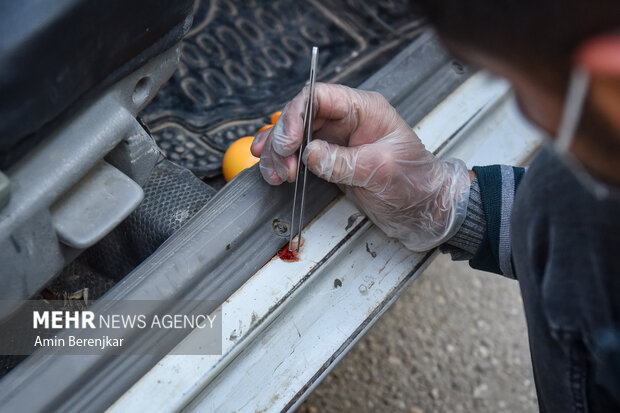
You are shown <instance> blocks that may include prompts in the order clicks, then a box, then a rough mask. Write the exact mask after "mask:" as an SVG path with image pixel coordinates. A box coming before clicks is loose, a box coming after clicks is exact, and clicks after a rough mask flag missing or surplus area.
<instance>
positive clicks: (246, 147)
mask: <svg viewBox="0 0 620 413" xmlns="http://www.w3.org/2000/svg"><path fill="white" fill-rule="evenodd" d="M253 140H254V136H244V137H243V138H240V139H237V140H236V141H234V142H233V143H232V145H230V146H229V147H228V149H227V150H226V153H225V154H224V159H223V160H222V172H223V174H224V179H225V180H226V182H228V181H230V180H231V179H233V178H234V177H235V176H237V174H239V172H241V171H243V170H244V169H247V168H249V167H251V166H252V165H254V164H256V163H257V162H258V161H259V159H258V158H257V157H255V156H254V155H252V153H251V152H250V147H251V146H252V141H253Z"/></svg>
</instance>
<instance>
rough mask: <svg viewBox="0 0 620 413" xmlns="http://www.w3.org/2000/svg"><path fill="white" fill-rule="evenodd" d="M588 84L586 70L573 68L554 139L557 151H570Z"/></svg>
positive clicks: (588, 78) (588, 77) (588, 79)
mask: <svg viewBox="0 0 620 413" xmlns="http://www.w3.org/2000/svg"><path fill="white" fill-rule="evenodd" d="M589 86H590V76H589V75H588V72H586V71H585V70H584V69H581V68H579V67H577V68H575V69H573V71H572V73H571V76H570V81H569V82H568V90H567V91H566V99H565V100H564V109H563V111H562V120H561V122H560V128H559V130H558V136H557V139H556V140H555V148H556V150H557V151H558V152H559V153H567V152H569V151H570V146H571V144H572V143H573V139H574V138H575V134H576V133H577V128H578V127H579V121H580V120H581V113H582V111H583V106H584V104H585V101H586V96H587V95H588V87H589Z"/></svg>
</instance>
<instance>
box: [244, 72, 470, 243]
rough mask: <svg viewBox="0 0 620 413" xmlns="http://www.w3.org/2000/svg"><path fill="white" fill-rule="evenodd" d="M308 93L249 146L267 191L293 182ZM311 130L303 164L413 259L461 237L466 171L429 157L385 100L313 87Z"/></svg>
mask: <svg viewBox="0 0 620 413" xmlns="http://www.w3.org/2000/svg"><path fill="white" fill-rule="evenodd" d="M307 93H308V89H307V88H305V89H304V90H303V91H302V92H301V93H300V94H299V95H297V96H296V97H295V98H294V99H293V100H292V101H291V102H290V103H289V104H288V105H287V106H286V108H285V109H284V111H283V113H282V115H281V116H280V118H279V120H278V122H277V123H276V125H275V126H274V127H273V128H271V129H268V130H266V131H264V132H262V133H260V134H259V135H257V137H256V139H255V140H254V143H253V145H252V153H253V154H254V155H255V156H260V158H261V160H260V170H261V173H262V175H263V177H264V178H265V180H266V181H267V182H268V183H270V184H272V185H278V184H280V183H282V182H284V181H289V182H292V181H294V179H295V172H296V169H297V156H298V155H297V154H296V151H297V150H298V149H299V146H300V143H301V140H302V135H303V115H304V108H305V102H306V96H307ZM313 130H314V133H313V140H312V141H311V142H310V144H309V145H308V146H307V147H306V149H305V151H304V153H303V154H302V160H303V162H304V163H305V164H306V165H307V166H308V168H309V169H310V171H312V172H313V173H314V174H316V175H317V176H319V177H320V178H322V179H325V180H327V181H329V182H334V183H337V184H339V186H340V188H341V189H342V190H343V191H344V192H345V194H346V196H347V197H348V198H350V199H351V200H352V201H353V202H354V203H355V204H356V205H357V206H358V207H359V208H360V209H361V210H362V211H364V213H365V214H366V215H367V216H368V217H369V218H370V219H371V220H372V221H373V222H374V223H375V224H376V225H377V226H378V227H379V228H381V229H382V230H383V231H384V232H385V233H386V234H387V235H388V236H390V237H394V238H398V239H399V240H400V241H402V242H403V244H404V245H405V246H406V247H407V248H409V249H411V250H413V251H426V250H428V249H430V248H433V247H435V246H438V245H440V244H441V243H443V242H445V241H446V240H448V239H449V238H450V237H452V236H453V235H454V234H455V233H456V232H457V231H458V229H459V227H460V225H461V224H462V223H463V220H464V219H465V215H466V211H467V202H468V199H469V186H470V177H469V172H468V170H467V167H466V166H465V164H464V163H463V161H461V160H458V159H448V160H442V159H439V158H437V157H435V156H434V155H433V154H431V153H430V152H429V151H427V150H426V149H425V148H424V145H423V144H422V142H421V141H420V139H419V138H418V137H417V135H416V134H415V133H414V132H413V130H412V128H411V127H410V126H409V125H407V123H406V122H405V121H404V120H403V119H402V118H401V117H400V116H399V115H398V113H397V112H396V110H395V109H394V108H393V107H392V106H391V105H390V104H389V103H388V102H387V100H386V99H385V98H384V97H383V96H381V95H380V94H378V93H375V92H366V91H362V90H356V89H351V88H348V87H345V86H341V85H333V84H324V83H317V84H316V88H315V114H314V121H313Z"/></svg>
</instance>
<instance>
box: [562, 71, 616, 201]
mask: <svg viewBox="0 0 620 413" xmlns="http://www.w3.org/2000/svg"><path fill="white" fill-rule="evenodd" d="M589 85H590V76H589V74H588V72H586V71H585V70H584V69H582V68H580V67H577V68H575V69H574V70H573V72H572V73H571V76H570V81H569V84H568V90H567V93H566V100H565V102H564V109H563V111H562V119H561V122H560V127H559V131H558V136H557V138H556V139H555V141H554V142H553V143H552V146H553V149H554V151H555V153H556V154H557V155H558V157H559V158H560V159H561V160H562V161H563V162H564V164H565V165H566V166H567V167H568V169H569V170H570V171H571V173H572V174H573V175H574V176H575V177H576V178H577V180H578V181H579V182H580V184H581V185H582V186H584V187H585V188H586V189H587V190H588V191H589V192H590V193H592V194H593V195H594V196H595V197H596V198H597V199H599V200H605V199H607V198H610V197H612V198H614V199H618V200H620V190H618V189H616V188H612V187H610V186H608V185H605V184H603V183H601V182H599V181H598V180H597V179H596V178H594V177H593V176H592V175H591V174H590V173H589V172H588V171H587V170H586V169H585V168H584V167H583V165H582V164H581V163H580V162H579V160H578V159H577V158H575V156H573V154H572V153H571V152H570V148H571V145H572V143H573V140H574V139H575V135H576V133H577V128H578V127H579V122H580V120H581V114H582V112H583V107H584V105H585V101H586V97H587V95H588V88H589Z"/></svg>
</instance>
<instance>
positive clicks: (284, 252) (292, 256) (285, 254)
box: [276, 244, 299, 262]
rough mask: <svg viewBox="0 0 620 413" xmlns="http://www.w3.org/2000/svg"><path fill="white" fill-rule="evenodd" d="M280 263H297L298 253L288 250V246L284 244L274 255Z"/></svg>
mask: <svg viewBox="0 0 620 413" xmlns="http://www.w3.org/2000/svg"><path fill="white" fill-rule="evenodd" d="M276 255H277V256H278V257H279V258H280V259H281V260H282V261H286V262H295V261H299V256H298V253H297V252H295V251H289V250H288V244H286V245H285V246H284V247H283V248H282V249H281V250H280V251H278V253H277V254H276Z"/></svg>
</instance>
